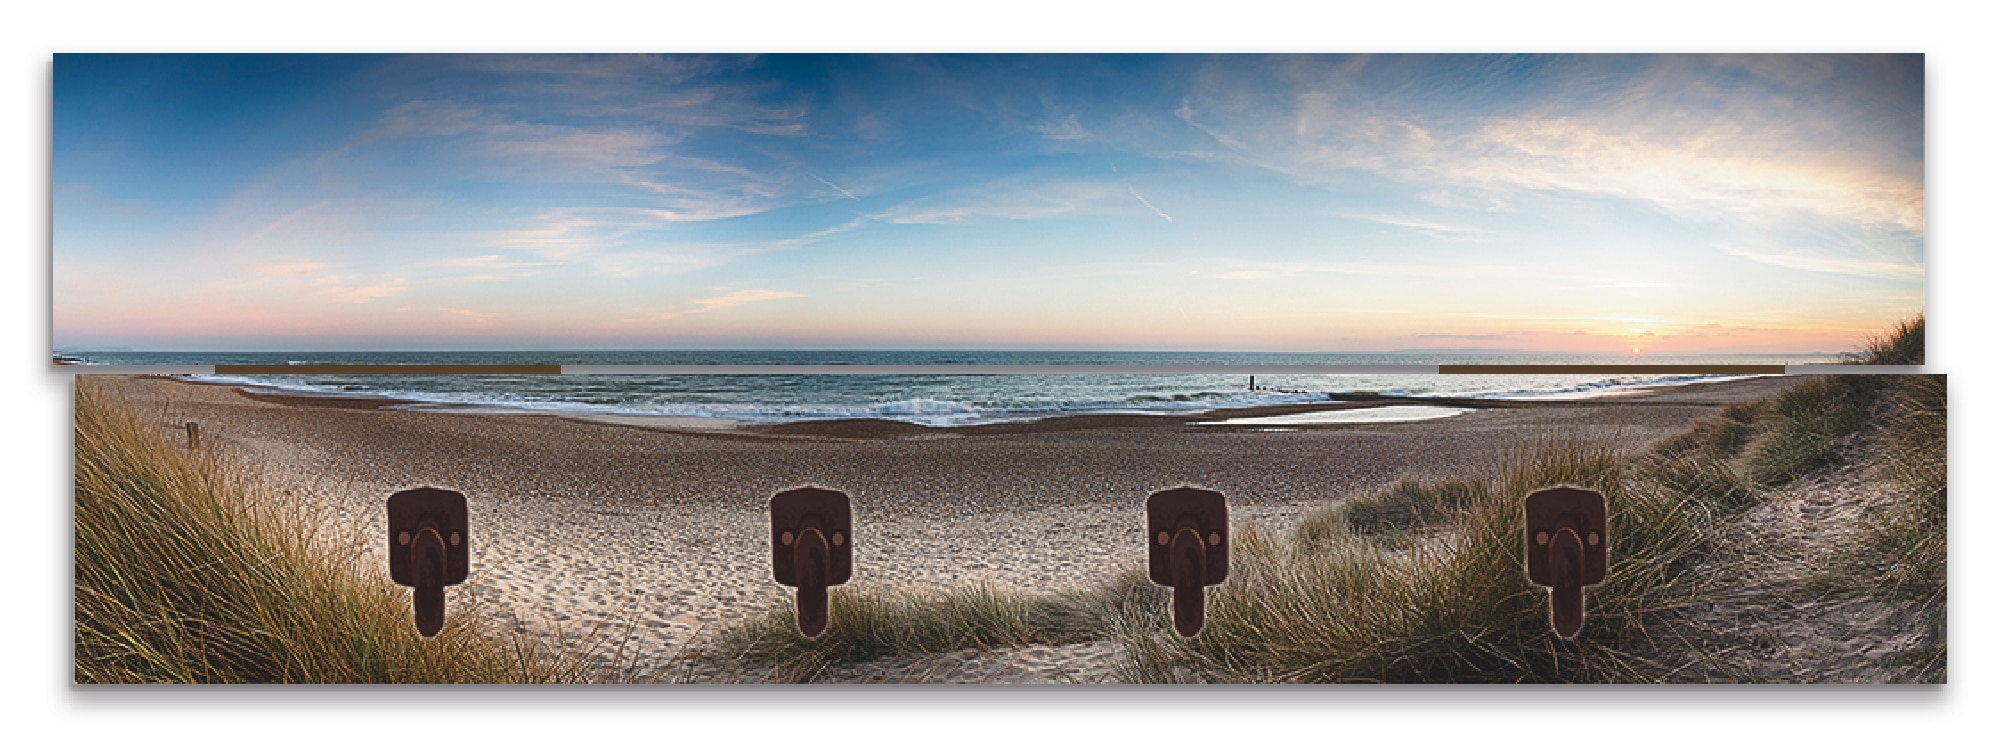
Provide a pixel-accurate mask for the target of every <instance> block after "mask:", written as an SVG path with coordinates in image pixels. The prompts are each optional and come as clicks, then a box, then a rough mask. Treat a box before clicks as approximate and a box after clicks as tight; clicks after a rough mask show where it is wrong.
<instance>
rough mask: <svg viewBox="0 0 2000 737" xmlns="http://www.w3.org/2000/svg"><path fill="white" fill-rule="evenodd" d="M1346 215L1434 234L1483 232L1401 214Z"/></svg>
mask: <svg viewBox="0 0 2000 737" xmlns="http://www.w3.org/2000/svg"><path fill="white" fill-rule="evenodd" d="M1346 217H1348V218H1351V219H1354V220H1366V221H1368V222H1371V223H1381V224H1383V225H1393V226H1395V227H1398V228H1411V229H1414V230H1420V231H1423V232H1426V233H1431V234H1433V235H1439V234H1442V235H1459V234H1463V233H1478V232H1481V231H1480V230H1479V229H1477V228H1468V227H1464V226H1461V225H1450V224H1447V223H1439V222H1434V221H1430V220H1423V219H1419V218H1413V217H1406V216H1400V215H1382V214H1367V213H1349V214H1348V215H1346Z"/></svg>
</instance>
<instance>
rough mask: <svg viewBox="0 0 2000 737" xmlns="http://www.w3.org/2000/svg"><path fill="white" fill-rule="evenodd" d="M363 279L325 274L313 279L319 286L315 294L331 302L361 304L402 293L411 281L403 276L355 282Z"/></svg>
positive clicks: (315, 284)
mask: <svg viewBox="0 0 2000 737" xmlns="http://www.w3.org/2000/svg"><path fill="white" fill-rule="evenodd" d="M361 280H363V277H360V276H354V275H330V276H323V277H320V278H318V279H315V280H313V284H314V286H316V287H317V289H315V290H314V294H315V295H316V296H318V297H319V298H320V299H322V300H325V301H329V302H345V303H348V304H361V303H363V302H370V301H373V300H377V299H381V298H383V297H387V296H390V295H393V294H400V293H402V292H403V291H404V290H406V289H407V288H408V287H406V286H405V284H407V283H408V281H409V280H407V279H403V278H395V279H385V280H381V281H375V282H373V283H367V284H355V283H354V282H357V281H361Z"/></svg>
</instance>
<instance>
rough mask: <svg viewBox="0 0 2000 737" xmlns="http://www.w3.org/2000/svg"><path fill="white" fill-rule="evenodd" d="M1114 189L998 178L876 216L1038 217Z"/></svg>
mask: <svg viewBox="0 0 2000 737" xmlns="http://www.w3.org/2000/svg"><path fill="white" fill-rule="evenodd" d="M1114 192H1115V190H1113V189H1111V188H1110V187H1109V186H1105V185H1102V184H1096V183H1085V182H1074V181H1056V182H1011V181H1010V182H997V183H993V184H989V185H985V186H981V187H974V188H968V189H963V190H957V191H952V192H948V193H945V194H941V195H936V196H930V197H922V198H918V199H915V200H912V201H909V202H905V203H903V204H901V205H897V206H895V207H892V208H889V209H888V210H886V211H883V212H881V213H878V214H876V215H874V216H873V218H874V219H876V220H880V221H883V222H887V223H892V224H896V225H962V224H967V223H979V222H994V221H1010V220H1040V219H1043V218H1049V217H1054V216H1057V215H1063V214H1066V213H1072V212H1077V211H1079V210H1082V209H1084V208H1085V207H1088V206H1090V205H1092V204H1095V203H1099V202H1103V201H1104V200H1105V199H1106V198H1107V197H1111V196H1115V194H1114ZM1142 201H1143V200H1142ZM1149 207H1150V205H1149ZM1155 211H1156V212H1157V210H1155ZM1163 216H1164V214H1163Z"/></svg>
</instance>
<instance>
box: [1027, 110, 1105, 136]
mask: <svg viewBox="0 0 2000 737" xmlns="http://www.w3.org/2000/svg"><path fill="white" fill-rule="evenodd" d="M1028 130H1031V131H1034V132H1036V133H1040V134H1042V137H1043V138H1046V139H1049V140H1051V141H1081V140H1083V139H1085V138H1089V137H1090V132H1089V131H1086V130H1084V129H1083V125H1082V124H1080V123H1077V122H1076V113H1070V114H1069V115H1066V116H1064V117H1062V118H1060V119H1056V120H1050V121H1047V122H1043V123H1037V124H1033V125H1030V126H1028Z"/></svg>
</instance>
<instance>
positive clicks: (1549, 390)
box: [193, 375, 1744, 427]
mask: <svg viewBox="0 0 2000 737" xmlns="http://www.w3.org/2000/svg"><path fill="white" fill-rule="evenodd" d="M1575 378H1576V379H1579V380H1581V381H1574V382H1565V383H1563V384H1561V385H1559V386H1546V385H1544V386H1533V387H1523V386H1522V385H1521V384H1520V383H1515V384H1514V385H1513V386H1510V387H1504V388H1498V389H1497V390H1496V387H1494V386H1492V385H1491V384H1490V383H1488V384H1483V385H1480V386H1472V387H1468V386H1457V387H1455V388H1448V387H1452V385H1450V384H1449V383H1447V382H1441V381H1434V382H1430V383H1426V382H1423V381H1416V382H1403V381H1398V382H1396V383H1394V384H1389V383H1386V382H1378V383H1374V384H1372V385H1370V388H1365V389H1364V388H1349V387H1347V386H1336V387H1335V388H1336V390H1338V391H1353V392H1357V393H1372V394H1374V395H1378V396H1385V397H1409V396H1440V397H1446V396H1452V397H1471V398H1488V399H1577V398H1587V397H1591V396H1597V395H1608V394H1614V393H1617V392H1620V391H1626V390H1631V389H1642V388H1657V387H1666V386H1675V385H1682V384H1693V383H1704V382H1711V381H1728V380H1733V379H1739V378H1744V377H1743V376H1714V375H1698V376H1697V375H1688V376H1669V377H1658V376H1613V377H1604V378H1595V377H1581V376H1580V377H1575ZM1585 379H1588V380H1585ZM193 380H196V381H201V382H205V383H216V384H229V385H237V386H243V387H244V388H246V389H247V390H249V391H269V392H281V393H288V394H311V395H325V396H343V397H360V396H365V397H375V398H382V399H390V400H399V401H404V402H411V403H413V405H412V406H410V407H406V408H404V409H411V410H417V411H446V412H450V411H466V410H468V409H473V408H477V409H480V410H484V411H490V410H496V409H498V410H511V411H525V412H551V413H570V414H605V415H626V416H639V417H688V418H712V419H723V420H732V421H737V422H749V423H777V422H799V421H807V420H841V419H884V420H895V421H900V422H909V423H913V424H918V425H925V426H931V427H959V426H968V425H982V424H993V423H1002V422H1021V421H1028V420H1035V419H1042V418H1048V417H1062V416H1073V415H1091V414H1153V415H1194V414H1200V413H1203V412H1207V411H1211V410H1217V409H1232V408H1242V407H1262V406H1282V405H1294V404H1311V403H1320V402H1327V401H1329V400H1330V399H1331V397H1330V395H1329V394H1328V393H1327V392H1324V391H1306V390H1287V391H1268V390H1267V391H1250V390H1243V389H1238V390H1233V391H1232V390H1201V389H1195V390H1188V391H1140V392H1125V391H1118V392H1116V396H1118V397H1120V398H1096V397H1091V396H1088V393H1089V392H1091V391H1105V392H1108V391H1115V387H1113V386H1096V387H1084V386H1064V387H1048V386H1039V387H1031V388H1039V389H1040V391H1021V392H1013V393H1010V392H1005V391H995V390H994V389H993V387H992V386H984V385H981V386H984V388H983V389H980V390H978V391H974V387H973V385H971V384H948V385H947V386H944V387H938V386H928V387H916V386H907V387H894V391H889V390H886V389H882V386H883V385H881V384H867V383H865V382H869V381H875V382H884V381H893V379H882V378H879V377H875V378H870V377H840V378H837V379H831V381H838V382H848V383H843V384H840V385H839V386H840V387H845V388H846V389H848V390H852V389H854V388H855V387H862V386H867V387H872V388H875V389H878V390H880V391H876V392H875V393H877V394H891V395H893V394H895V393H900V392H904V391H907V392H909V393H911V394H915V395H916V396H910V397H908V398H903V399H893V400H890V401H879V400H878V401H866V400H862V401H853V400H850V401H845V402H842V401H825V402H815V401H811V400H812V399H813V398H817V397H821V396H840V394H839V393H838V392H832V393H821V392H819V391H816V390H810V389H805V388H801V387H790V388H788V389H786V390H785V391H784V392H782V393H778V396H786V395H787V394H790V395H794V396H797V397H801V398H802V399H803V401H800V400H792V401H780V402H769V401H766V402H757V401H726V400H725V401H699V399H700V398H702V397H704V396H710V395H713V394H714V393H715V392H716V391H717V388H716V387H710V386H705V385H696V386H680V387H678V388H673V389H665V388H661V387H658V386H654V385H650V384H647V383H645V381H646V380H645V379H643V378H634V379H632V380H631V382H630V383H629V384H628V383H621V382H618V381H611V382H610V383H605V382H606V381H607V380H606V379H604V378H603V377H594V378H593V379H592V380H591V381H593V382H595V383H590V384H582V383H568V384H566V383H563V382H561V381H555V382H550V381H545V380H539V379H531V378H521V377H507V378H506V380H504V381H496V380H481V381H480V382H473V381H469V380H468V381H452V380H437V381H448V382H451V383H444V384H436V383H433V384H428V385H423V386H426V387H428V388H425V389H413V388H395V387H394V384H393V382H391V383H390V385H387V386H385V385H383V384H382V382H380V381H379V380H376V379H371V378H369V377H338V378H337V380H336V379H333V378H330V377H320V378H318V379H311V378H301V377H283V376H281V377H272V376H235V375H216V376H202V377H195V378H193ZM820 380H821V381H827V380H828V379H820ZM336 381H337V382H338V383H335V382H336ZM371 381H374V382H376V383H375V384H372V385H371V384H368V383H365V382H371ZM928 381H931V382H936V381H938V380H937V379H935V378H931V379H928ZM954 381H955V380H954ZM1543 381H1546V377H1544V379H1543ZM315 382H317V383H315ZM356 382H364V383H356ZM889 386H892V387H893V386H894V385H889ZM1238 386H1240V385H1238ZM737 389H738V391H734V392H731V393H733V394H737V395H739V396H745V397H753V398H754V397H755V395H757V394H759V393H762V392H761V391H744V390H741V387H737ZM952 392H957V393H960V394H969V395H979V394H982V393H983V394H984V395H986V396H995V397H1002V398H1001V399H996V400H992V401H980V400H977V399H966V398H963V397H961V398H949V397H943V396H937V395H938V394H940V393H944V394H948V393H952ZM858 394H865V392H854V391H849V392H848V395H858ZM1065 394H1067V395H1070V396H1065ZM1078 395H1081V396H1078ZM765 396H770V394H765ZM676 399H677V400H678V401H676ZM690 399H694V400H696V401H688V400H690Z"/></svg>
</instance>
